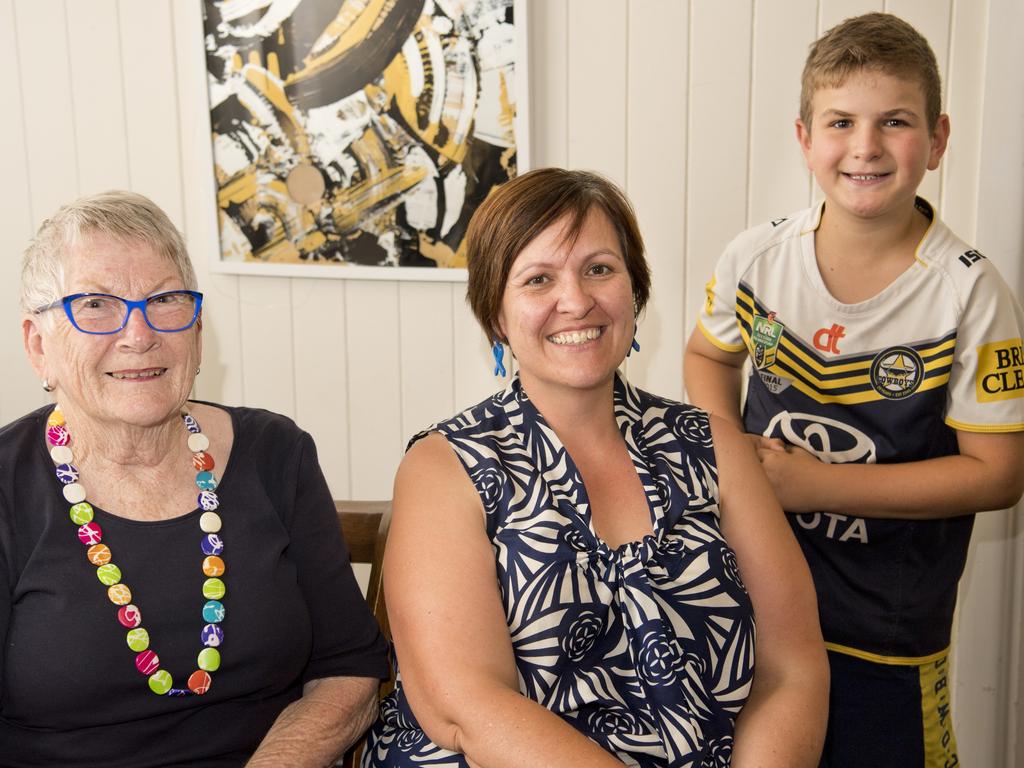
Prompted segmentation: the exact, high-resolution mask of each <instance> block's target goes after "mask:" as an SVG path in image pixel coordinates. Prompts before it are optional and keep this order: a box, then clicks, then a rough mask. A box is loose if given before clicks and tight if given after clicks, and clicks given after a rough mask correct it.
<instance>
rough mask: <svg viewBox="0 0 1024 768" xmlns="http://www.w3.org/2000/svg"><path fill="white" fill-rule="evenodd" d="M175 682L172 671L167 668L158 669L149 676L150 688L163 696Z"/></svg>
mask: <svg viewBox="0 0 1024 768" xmlns="http://www.w3.org/2000/svg"><path fill="white" fill-rule="evenodd" d="M173 684H174V681H173V680H172V679H171V673H170V672H168V671H167V670H166V669H161V670H158V671H156V672H154V673H153V674H152V675H150V676H149V690H151V691H152V692H153V693H155V694H157V695H158V696H163V695H164V694H165V693H167V692H168V691H169V690H171V686H172V685H173Z"/></svg>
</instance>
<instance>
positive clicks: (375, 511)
mask: <svg viewBox="0 0 1024 768" xmlns="http://www.w3.org/2000/svg"><path fill="white" fill-rule="evenodd" d="M334 508H335V509H336V510H337V513H338V522H339V523H340V524H341V532H342V534H343V535H344V536H345V542H346V543H347V544H348V551H349V556H350V557H351V559H352V562H353V563H369V564H370V581H369V582H368V583H367V586H366V602H367V603H369V605H370V610H371V611H373V615H374V617H375V618H376V619H377V623H378V624H380V631H381V632H382V633H383V635H384V638H385V639H386V640H387V641H388V642H391V626H390V625H389V624H388V610H387V606H386V605H385V603H384V589H383V586H382V575H383V574H382V571H383V565H384V545H385V544H386V543H387V540H388V526H389V525H390V524H391V502H390V501H349V500H347V499H342V500H335V502H334ZM390 690H391V688H390V687H388V689H387V690H386V691H383V690H382V692H381V696H384V695H386V694H387V693H388V692H390Z"/></svg>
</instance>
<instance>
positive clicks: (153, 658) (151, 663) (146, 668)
mask: <svg viewBox="0 0 1024 768" xmlns="http://www.w3.org/2000/svg"><path fill="white" fill-rule="evenodd" d="M135 668H136V669H137V670H139V672H141V673H142V674H144V675H146V676H147V677H148V676H149V675H151V674H153V673H154V672H156V671H157V670H158V669H160V657H159V656H157V655H156V654H155V653H153V652H152V651H143V652H142V653H140V654H139V655H138V656H136V657H135Z"/></svg>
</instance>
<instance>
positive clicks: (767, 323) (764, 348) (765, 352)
mask: <svg viewBox="0 0 1024 768" xmlns="http://www.w3.org/2000/svg"><path fill="white" fill-rule="evenodd" d="M781 339H782V323H779V322H777V321H776V320H775V313H774V312H769V313H768V317H762V316H761V315H754V324H753V332H752V333H751V334H750V343H751V345H752V346H753V347H754V350H753V356H754V367H755V368H758V369H761V368H771V367H772V366H773V365H775V353H776V352H777V351H778V349H779V341H780V340H781Z"/></svg>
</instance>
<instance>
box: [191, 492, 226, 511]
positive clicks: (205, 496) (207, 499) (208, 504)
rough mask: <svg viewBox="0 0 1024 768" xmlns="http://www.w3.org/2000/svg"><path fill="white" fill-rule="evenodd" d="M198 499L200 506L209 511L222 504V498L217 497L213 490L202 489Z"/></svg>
mask: <svg viewBox="0 0 1024 768" xmlns="http://www.w3.org/2000/svg"><path fill="white" fill-rule="evenodd" d="M196 500H197V501H198V503H199V508H200V509H205V510H206V511H207V512H213V510H215V509H216V508H217V507H219V506H220V499H218V498H217V494H216V493H214V492H213V491H200V492H199V496H198V497H197V498H196Z"/></svg>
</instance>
